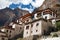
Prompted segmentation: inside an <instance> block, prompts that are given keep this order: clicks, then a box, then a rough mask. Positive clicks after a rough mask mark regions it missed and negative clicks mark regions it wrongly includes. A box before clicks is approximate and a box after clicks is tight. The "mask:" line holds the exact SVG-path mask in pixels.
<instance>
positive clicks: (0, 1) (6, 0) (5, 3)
mask: <svg viewBox="0 0 60 40" xmlns="http://www.w3.org/2000/svg"><path fill="white" fill-rule="evenodd" d="M43 1H44V0H36V1H35V2H33V1H32V0H0V9H4V8H6V7H9V5H10V4H12V3H14V4H19V3H22V4H24V5H28V4H29V3H31V4H32V6H33V7H36V8H37V7H39V6H41V5H42V3H43ZM20 6H21V5H20ZM20 8H21V7H20ZM24 9H25V10H28V11H32V9H28V8H24Z"/></svg>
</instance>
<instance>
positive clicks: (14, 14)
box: [0, 8, 29, 26]
mask: <svg viewBox="0 0 60 40" xmlns="http://www.w3.org/2000/svg"><path fill="white" fill-rule="evenodd" d="M27 13H29V12H28V11H26V10H21V9H19V8H16V9H14V10H12V9H10V8H5V9H2V10H0V26H3V25H8V24H9V23H10V22H11V21H15V20H16V19H18V18H19V17H20V16H23V15H25V14H27Z"/></svg>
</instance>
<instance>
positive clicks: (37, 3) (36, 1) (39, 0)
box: [31, 0, 44, 8]
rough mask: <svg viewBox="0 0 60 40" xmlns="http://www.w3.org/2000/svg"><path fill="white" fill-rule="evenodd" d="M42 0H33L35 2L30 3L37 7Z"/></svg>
mask: <svg viewBox="0 0 60 40" xmlns="http://www.w3.org/2000/svg"><path fill="white" fill-rule="evenodd" d="M43 2H44V0H35V2H31V4H32V5H33V6H34V7H36V8H37V7H40V6H41V5H42V3H43Z"/></svg>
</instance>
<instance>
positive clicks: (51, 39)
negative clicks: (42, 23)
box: [40, 37, 60, 40]
mask: <svg viewBox="0 0 60 40" xmlns="http://www.w3.org/2000/svg"><path fill="white" fill-rule="evenodd" d="M40 40H60V37H53V38H45V39H44V38H43V39H40Z"/></svg>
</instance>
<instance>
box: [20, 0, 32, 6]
mask: <svg viewBox="0 0 60 40" xmlns="http://www.w3.org/2000/svg"><path fill="white" fill-rule="evenodd" d="M31 2H32V0H22V1H21V3H22V4H24V5H28V4H29V3H31Z"/></svg>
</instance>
